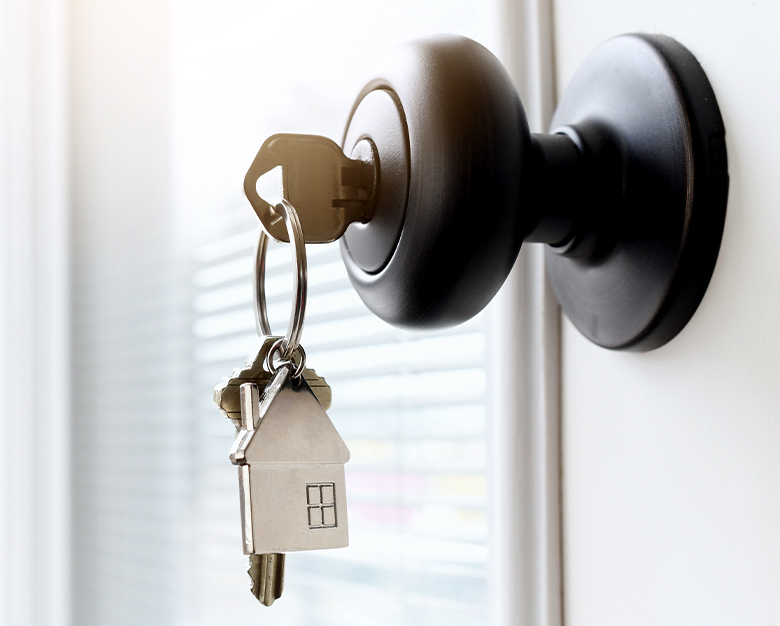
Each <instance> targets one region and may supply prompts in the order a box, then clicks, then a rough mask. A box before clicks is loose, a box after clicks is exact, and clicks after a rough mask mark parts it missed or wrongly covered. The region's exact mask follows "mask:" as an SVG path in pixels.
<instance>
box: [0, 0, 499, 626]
mask: <svg viewBox="0 0 780 626" xmlns="http://www.w3.org/2000/svg"><path fill="white" fill-rule="evenodd" d="M3 7H4V13H3V14H2V17H0V29H1V32H0V35H2V34H3V33H5V34H6V35H7V37H6V38H5V40H4V41H5V43H4V44H3V46H4V47H3V59H2V63H3V66H2V67H3V72H4V74H3V85H4V89H5V90H6V91H5V92H4V93H5V95H4V98H5V99H4V102H5V103H6V105H7V106H11V107H16V108H15V109H13V111H12V112H13V113H14V115H15V117H14V116H11V115H9V116H6V117H7V119H5V121H4V124H5V125H4V133H5V135H4V136H5V138H6V142H5V144H4V146H5V147H4V148H3V158H4V164H5V169H4V176H5V178H4V181H3V184H4V186H3V194H4V195H3V202H4V205H5V206H4V208H3V211H2V214H3V217H2V219H3V220H4V222H3V224H2V225H0V226H2V228H3V231H4V234H3V237H4V239H3V244H4V250H3V263H4V265H3V269H4V271H3V273H2V276H3V278H2V280H3V281H5V282H4V283H3V284H1V285H0V287H1V288H2V289H3V294H4V295H5V296H8V297H7V298H4V300H5V301H4V303H3V304H2V305H1V306H2V308H1V309H0V314H1V315H2V316H3V317H0V327H1V328H2V329H3V342H4V343H3V345H2V347H3V350H4V353H5V354H6V355H7V358H5V359H4V361H3V367H4V369H3V371H2V372H0V373H2V375H3V382H2V385H3V389H2V392H3V394H4V397H6V398H8V402H7V406H6V409H7V413H6V414H5V415H4V417H3V420H4V424H5V427H6V431H5V432H6V433H8V437H7V440H6V442H5V444H4V445H5V452H6V454H5V457H4V458H5V462H4V464H3V471H4V472H6V473H5V474H4V475H3V476H0V479H2V481H3V487H2V488H3V489H4V492H3V493H2V494H0V495H2V496H3V498H4V501H6V502H8V503H9V504H8V510H7V512H8V515H4V521H3V522H2V523H4V524H6V526H7V528H5V529H4V530H3V529H0V530H3V533H4V534H3V536H4V537H15V538H18V539H19V542H18V546H23V545H25V544H24V541H23V540H24V539H25V538H26V537H27V538H30V539H31V541H33V543H35V542H34V540H33V538H34V536H35V535H36V533H37V534H40V536H41V537H42V538H41V539H40V542H39V544H40V554H38V555H37V557H38V562H37V563H35V562H34V561H35V560H36V558H35V557H36V555H31V554H25V553H23V552H20V550H22V548H20V547H18V546H17V545H14V544H15V543H17V542H15V541H10V542H9V541H8V540H6V541H5V544H4V546H3V548H2V553H0V558H7V559H9V562H13V563H19V564H21V565H19V567H17V568H15V574H14V576H13V577H9V578H8V579H7V580H6V581H5V582H7V585H6V584H4V581H3V580H0V587H2V589H3V590H2V592H0V593H3V594H5V595H4V596H3V597H4V607H0V609H2V614H3V615H4V616H5V619H6V620H7V621H3V622H0V623H3V624H5V623H8V624H14V625H16V626H19V625H24V624H28V623H30V624H31V623H39V622H40V623H47V624H66V623H72V624H77V625H79V626H88V625H96V626H98V625H99V626H108V625H112V626H119V625H125V624H126V625H134V626H135V625H142V624H143V625H152V624H153V625H159V626H164V625H167V624H171V625H172V624H188V625H193V626H194V625H203V626H206V625H210V626H211V625H213V626H216V625H217V624H219V625H223V624H227V623H231V622H234V623H265V624H274V625H276V624H278V625H280V626H281V625H288V624H289V625H304V624H306V625H310V624H315V623H316V624H318V625H320V626H326V625H328V624H340V625H345V624H355V625H357V624H360V625H363V626H369V625H377V626H379V625H385V624H387V625H390V624H393V625H395V626H400V625H412V624H426V625H428V626H430V625H435V624H447V625H448V626H457V625H476V624H486V623H487V622H488V619H489V618H488V598H489V596H490V588H491V584H492V580H493V577H492V575H491V571H492V570H491V566H490V563H491V558H492V557H491V555H492V554H493V553H494V549H495V548H494V546H493V545H491V541H490V533H489V527H490V519H489V518H490V510H491V504H490V497H489V494H490V491H491V489H490V472H489V463H488V459H487V442H488V439H489V436H490V433H489V431H490V424H491V401H490V397H489V396H490V393H489V385H487V382H486V381H487V380H488V378H489V376H490V372H489V369H490V365H489V364H490V355H489V348H488V346H489V345H490V342H491V340H490V333H489V326H490V325H489V323H488V321H487V320H488V319H489V315H490V314H489V312H488V313H487V314H485V313H483V314H481V315H480V316H478V317H477V318H475V319H473V320H472V321H470V322H468V323H467V324H465V325H462V326H460V327H457V328H455V329H451V330H449V331H444V332H435V333H420V332H416V333H412V332H404V331H399V330H397V329H394V328H392V327H390V326H387V325H386V324H384V323H383V322H381V321H379V320H378V319H377V318H375V317H374V316H373V315H371V314H370V313H369V312H368V310H367V309H366V308H365V307H364V306H363V304H362V303H361V302H360V300H359V298H358V297H357V295H356V294H355V292H354V290H352V288H351V286H350V284H349V281H348V279H347V276H346V272H345V270H344V268H343V265H342V263H341V259H340V253H339V250H338V244H332V245H321V246H316V245H310V246H309V247H308V255H309V263H310V266H309V267H310V274H309V275H310V291H309V293H310V297H309V307H308V310H307V319H306V325H305V332H304V337H303V345H304V346H305V348H306V350H307V353H308V355H309V358H308V363H309V365H310V367H313V368H315V369H316V370H317V372H318V373H319V374H321V375H323V376H324V377H325V378H326V380H327V381H328V382H329V384H330V385H331V387H332V389H333V398H334V400H333V407H332V410H331V411H330V416H331V418H332V420H333V422H334V423H335V425H336V427H337V428H338V429H339V431H340V433H341V435H342V437H343V438H344V439H345V441H346V443H347V445H348V446H349V448H350V450H351V453H352V460H351V461H350V463H349V464H348V465H347V468H346V470H347V478H346V480H347V488H348V502H349V519H350V543H351V545H350V547H349V548H347V549H343V550H331V551H319V552H308V553H298V554H291V555H289V556H288V560H287V574H286V581H285V592H284V595H283V597H282V598H281V599H280V600H279V601H278V602H277V603H276V604H275V605H274V606H273V607H272V608H271V609H266V608H264V607H262V606H260V605H259V604H258V602H257V601H256V600H255V599H254V598H253V597H252V596H251V594H250V592H249V587H248V577H247V574H246V561H247V558H246V557H245V556H244V555H243V554H242V550H241V538H240V527H239V519H240V518H239V508H238V490H237V476H236V468H235V467H233V466H232V465H231V464H230V462H229V460H228V451H229V448H230V445H231V443H232V441H233V438H234V430H233V426H232V425H231V423H230V422H229V421H228V420H227V419H225V418H223V417H222V416H221V415H220V413H219V412H218V410H217V409H216V408H215V407H214V406H213V404H212V400H211V397H212V395H211V394H212V390H213V388H214V386H215V385H216V384H217V383H218V382H219V380H220V379H221V378H222V377H223V376H227V375H229V374H230V372H231V370H232V369H233V368H235V367H239V366H241V365H242V363H243V362H244V359H246V357H247V356H248V355H249V354H250V352H251V351H252V349H253V347H254V344H255V343H256V341H257V336H256V333H255V330H254V321H253V316H252V309H251V305H252V303H251V293H252V292H251V267H252V259H251V255H252V252H253V246H254V244H255V241H256V237H257V219H256V217H255V215H254V213H253V211H252V209H251V207H250V205H249V203H248V202H247V200H246V199H245V198H244V197H243V193H242V182H243V176H244V173H245V171H246V169H247V168H248V166H249V164H250V163H251V161H252V159H253V157H254V155H255V153H256V151H257V150H258V148H259V147H260V145H261V144H262V142H263V141H264V139H265V138H266V137H268V136H269V135H271V134H274V133H278V132H294V133H310V134H320V135H325V136H328V137H330V138H332V139H334V140H336V141H337V142H340V141H341V136H342V132H343V128H344V124H345V122H346V118H347V115H348V113H349V111H350V108H351V105H352V103H353V100H354V98H355V96H356V95H357V93H358V91H359V90H360V88H361V87H362V86H363V84H364V83H365V82H366V80H367V79H368V78H370V77H371V73H370V72H371V65H372V62H373V61H374V60H375V59H376V58H378V57H379V56H380V55H383V54H386V53H388V52H391V51H392V48H393V46H394V45H396V44H398V43H401V42H403V41H407V40H409V39H414V38H418V37H422V36H426V35H429V34H436V33H460V34H463V35H467V36H469V37H471V38H473V39H476V40H477V41H479V42H480V43H482V44H483V45H485V46H486V47H488V48H489V49H491V50H492V51H493V52H494V53H496V54H497V55H499V56H501V55H502V50H503V46H502V37H501V33H502V25H501V21H502V16H504V13H503V12H502V10H501V6H499V2H498V0H431V1H426V2H419V0H414V1H413V0H394V1H393V2H387V1H381V0H331V1H330V2H327V3H325V2H315V1H313V0H296V1H294V2H280V1H273V2H272V1H265V0H223V1H222V2H219V3H216V2H207V1H205V0H134V2H130V3H128V2H120V1H119V0H73V1H71V2H69V3H67V2H65V3H63V2H56V1H54V0H36V1H35V2H30V3H29V4H25V3H23V2H13V1H12V0H5V3H4V4H3ZM504 17H505V16H504ZM63 51H65V52H66V53H65V54H62V53H63ZM25 72H26V73H25ZM25 77H28V78H25ZM29 77H32V78H29ZM30 81H32V82H30ZM25 142H26V143H25ZM46 142H49V143H48V144H47V143H46ZM43 144H45V145H43ZM25 146H27V148H25ZM25 150H27V152H25ZM20 154H21V155H22V156H24V155H25V154H26V155H27V157H29V158H26V160H25V158H22V159H20V158H19V156H20ZM36 155H43V156H36ZM15 194H16V195H15ZM20 194H21V195H20ZM22 201H23V202H26V203H27V204H28V205H29V206H30V207H32V209H31V211H30V212H29V213H25V212H17V211H14V210H12V209H13V207H15V206H19V204H18V203H19V202H22ZM40 228H43V232H44V236H43V238H41V237H40V236H39V235H36V234H34V233H36V232H38V230H39V229H40ZM20 232H21V233H27V234H28V235H29V241H28V240H25V239H24V237H22V238H19V236H18V233H20ZM6 233H17V235H15V236H13V237H11V236H9V235H6ZM29 242H33V245H27V244H28V243H29ZM289 264H290V260H289V250H288V249H287V247H286V246H282V245H278V246H275V247H273V248H272V249H271V252H270V256H269V267H270V272H269V276H268V289H269V295H270V301H269V306H270V317H271V322H272V326H273V328H274V329H275V330H277V331H278V332H279V333H282V332H283V331H284V328H285V326H286V323H287V319H288V316H289V302H290V299H289V288H290V280H289ZM24 268H28V269H29V271H27V273H25V271H22V270H23V269H24ZM42 316H43V317H42ZM25 342H27V343H25ZM28 344H29V345H32V346H34V350H33V351H32V352H30V350H28V349H27V348H26V347H25V346H28ZM14 355H21V357H22V358H21V359H20V358H16V357H14ZM41 355H43V356H41ZM12 357H13V358H12ZM42 371H43V372H46V376H45V380H43V381H42V380H41V378H40V374H41V372H42ZM41 385H44V387H43V388H42V387H41ZM41 392H43V393H41ZM30 402H32V403H33V405H30ZM31 406H32V409H31V408H30V407H31ZM47 407H48V408H47ZM26 414H28V415H33V416H37V415H44V416H46V417H45V419H44V420H43V421H40V420H38V422H37V423H36V421H35V420H32V423H30V422H28V421H27V420H25V419H24V418H23V416H24V415H26ZM36 441H37V442H39V444H36V443H35V442H36ZM20 442H21V443H20ZM31 459H34V460H35V461H34V463H33V464H34V466H35V467H34V469H33V470H31V471H32V472H33V473H32V474H31V475H32V476H33V478H32V480H31V481H30V480H26V479H23V475H24V472H26V471H27V469H26V468H27V467H28V466H29V464H30V460H31ZM25 481H26V482H25ZM30 482H32V484H33V486H34V487H33V489H32V491H31V490H30V487H29V483H30ZM25 485H26V486H25ZM31 520H32V522H31ZM41 529H45V531H46V532H40V531H41ZM42 555H45V560H44V561H41V560H40V556H42ZM43 562H45V564H46V565H45V566H42V563H43ZM4 571H6V570H4ZM19 580H27V581H31V580H32V581H35V585H38V586H41V587H43V588H49V589H54V590H57V593H56V594H55V596H54V599H53V600H48V599H47V600H46V602H44V603H41V604H38V603H35V602H30V603H26V602H25V601H23V598H22V596H20V595H19V594H22V595H25V594H27V595H29V591H25V589H27V587H25V586H24V584H23V583H21V582H18V581H19ZM14 581H17V582H14ZM15 590H16V591H15Z"/></svg>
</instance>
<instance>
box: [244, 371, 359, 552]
mask: <svg viewBox="0 0 780 626" xmlns="http://www.w3.org/2000/svg"><path fill="white" fill-rule="evenodd" d="M241 426H242V427H241V431H240V432H239V434H238V436H237V437H236V441H235V443H234V444H233V448H232V449H231V451H230V460H231V461H232V462H233V464H234V465H238V466H239V467H238V475H239V486H240V494H241V527H242V531H243V539H244V553H245V554H270V553H279V552H295V551H299V550H319V549H322V548H343V547H345V546H347V545H349V536H348V533H347V498H346V493H345V484H344V463H346V462H347V461H349V450H348V449H347V446H346V445H345V444H344V441H343V440H342V439H341V437H340V436H339V434H338V432H337V431H336V428H335V427H334V426H333V424H332V422H331V421H330V418H328V415H327V413H325V410H324V409H323V408H322V406H321V405H320V403H319V402H318V401H317V398H316V396H315V395H314V393H313V392H312V390H311V388H310V387H309V385H308V384H307V383H306V380H304V378H303V377H302V376H301V377H298V378H297V379H295V378H294V377H293V376H292V374H291V371H290V367H289V366H282V367H280V368H279V370H277V371H276V373H275V374H274V375H273V376H272V377H271V379H270V380H269V381H268V385H267V386H266V387H265V389H264V391H263V394H262V396H261V395H260V392H259V387H258V386H257V385H256V384H254V383H244V384H242V385H241Z"/></svg>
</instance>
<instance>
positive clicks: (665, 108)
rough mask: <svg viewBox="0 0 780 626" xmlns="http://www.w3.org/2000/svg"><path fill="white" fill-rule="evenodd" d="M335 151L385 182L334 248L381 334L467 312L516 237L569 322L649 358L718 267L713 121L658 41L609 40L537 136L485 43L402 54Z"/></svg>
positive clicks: (718, 146)
mask: <svg viewBox="0 0 780 626" xmlns="http://www.w3.org/2000/svg"><path fill="white" fill-rule="evenodd" d="M343 148H344V151H345V153H346V155H348V156H351V158H353V159H355V160H366V159H365V158H364V157H366V155H370V158H368V160H370V161H371V162H372V164H373V165H374V167H375V168H377V180H378V184H377V186H376V187H375V189H374V194H375V197H374V199H373V200H374V202H375V204H374V210H373V214H372V217H371V219H370V220H369V221H368V222H367V223H365V224H362V223H353V224H351V225H350V226H349V227H348V228H347V231H346V234H345V235H344V237H343V239H342V244H341V245H342V255H343V258H344V262H345V263H346V266H347V270H348V272H349V275H350V278H351V280H352V283H353V285H354V286H355V288H356V289H357V291H358V293H359V294H360V297H361V298H362V299H363V301H364V302H365V303H366V305H367V306H368V307H369V308H370V309H371V310H372V311H373V312H374V313H376V314H377V315H378V316H379V317H381V318H382V319H384V320H386V321H388V322H390V323H391V324H396V325H400V326H406V327H427V328H432V327H439V326H447V325H452V324H458V323H460V322H463V321H465V320H467V319H469V318H470V317H472V316H473V315H475V314H476V313H478V312H479V311H480V310H482V308H483V307H484V306H485V305H486V304H487V303H488V302H489V301H490V300H491V298H492V297H493V296H494V295H495V294H496V292H497V291H498V289H499V287H500V286H501V284H502V283H503V282H504V280H505V279H506V277H507V275H508V274H509V271H510V269H511V268H512V265H513V264H514V262H515V259H516V257H517V254H518V252H519V250H520V245H521V244H522V242H524V241H526V242H541V243H545V244H549V245H548V247H547V252H546V264H547V271H548V274H549V277H550V280H551V282H552V286H553V290H554V292H555V294H556V296H557V298H558V301H559V302H560V304H561V306H562V308H563V310H564V311H565V312H566V314H567V315H568V316H569V318H570V319H571V321H572V322H573V323H574V324H575V326H576V327H577V328H578V329H579V330H580V331H581V332H582V333H583V334H584V335H585V336H586V337H588V338H589V339H591V340H592V341H594V342H596V343H597V344H599V345H602V346H605V347H608V348H614V349H631V350H649V349H652V348H656V347H658V346H660V345H663V344H664V343H666V342H667V341H669V340H670V339H671V338H672V337H674V336H675V335H676V334H677V333H678V332H679V331H680V330H682V328H683V327H684V326H685V324H686V323H687V322H688V320H689V319H690V318H691V316H692V315H693V313H694V312H695V310H696V308H697V307H698V305H699V303H700V301H701V299H702V297H703V296H704V292H705V290H706V288H707V285H708V283H709V280H710V277H711V275H712V272H713V270H714V267H715V261H716V259H717V256H718V250H719V247H720V240H721V235H722V232H723V225H724V220H725V213H726V199H727V194H728V173H727V163H726V144H725V139H724V128H723V121H722V119H721V116H720V112H719V109H718V106H717V103H716V100H715V96H714V94H713V91H712V88H711V86H710V84H709V82H708V80H707V77H706V75H705V74H704V71H703V70H702V68H701V66H700V65H699V63H698V62H697V61H696V59H695V58H694V56H693V55H692V54H691V53H690V52H689V51H688V50H687V49H686V48H684V47H683V46H682V45H680V44H679V43H678V42H676V41H675V40H673V39H670V38H668V37H661V36H649V35H624V36H621V37H617V38H615V39H612V40H609V41H607V42H606V43H605V44H603V45H601V46H600V47H599V48H598V49H596V51H595V52H593V53H592V54H591V55H590V56H589V57H588V58H587V60H586V61H585V62H584V64H583V65H582V66H581V67H580V69H579V70H578V72H577V73H576V75H575V76H574V78H573V79H572V81H571V83H570V84H569V86H568V88H567V89H566V91H565V93H564V94H563V97H562V99H561V101H560V103H559V105H558V108H557V110H556V112H555V116H554V119H553V123H552V132H551V133H550V134H535V135H532V134H531V133H530V132H529V130H528V124H527V121H526V118H525V114H524V112H523V107H522V105H521V103H520V99H519V97H518V95H517V92H516V90H515V88H514V86H513V84H512V81H511V80H510V78H509V76H508V74H507V73H506V71H505V69H504V68H503V67H502V65H501V64H500V62H499V61H498V60H497V59H496V58H495V57H494V56H493V55H492V54H491V53H490V52H489V51H488V50H486V49H485V48H484V47H482V46H481V45H479V44H477V43H476V42H474V41H471V40H470V39H466V38H463V37H439V38H434V39H427V40H423V41H419V42H415V43H411V44H408V45H405V46H403V47H401V48H400V49H397V50H395V51H394V52H393V53H392V54H391V55H390V56H388V57H386V58H385V59H384V61H382V62H381V63H380V64H379V65H378V67H377V68H376V79H375V80H372V81H371V82H369V83H368V84H367V85H366V87H365V88H364V89H363V90H362V92H361V93H360V94H359V96H358V98H357V101H356V103H355V105H354V107H353V110H352V113H351V115H350V117H349V122H348V124H347V128H346V132H345V135H344V143H343ZM377 164H378V166H377Z"/></svg>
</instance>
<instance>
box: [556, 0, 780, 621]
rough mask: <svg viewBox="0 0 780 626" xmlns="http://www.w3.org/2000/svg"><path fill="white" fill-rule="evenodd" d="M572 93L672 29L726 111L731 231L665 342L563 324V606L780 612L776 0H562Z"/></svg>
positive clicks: (736, 616)
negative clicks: (589, 336)
mask: <svg viewBox="0 0 780 626" xmlns="http://www.w3.org/2000/svg"><path fill="white" fill-rule="evenodd" d="M553 13H554V19H553V23H554V25H555V26H554V41H555V58H556V70H557V74H556V81H557V89H558V94H562V93H563V90H564V89H565V87H566V84H567V82H568V81H569V79H570V78H571V76H572V75H573V73H574V72H575V70H576V69H577V67H578V66H579V65H580V63H581V62H582V61H583V59H584V58H585V56H586V55H587V54H588V53H589V52H590V51H591V50H592V49H593V48H594V47H596V46H597V45H598V44H599V43H601V42H603V41H604V40H606V39H608V38H610V37H613V36H615V35H618V34H621V33H629V32H649V33H661V34H665V35H669V36H672V37H674V38H676V39H677V40H678V41H680V42H681V43H682V44H684V45H685V46H687V47H688V48H689V49H690V50H691V51H692V52H693V54H694V55H695V56H696V57H697V58H698V59H699V61H700V62H701V64H702V66H703V67H704V70H705V71H706V73H707V75H708V77H709V79H710V81H711V83H712V86H713V89H714V91H715V94H716V96H717V98H718V103H719V105H720V109H721V112H722V115H723V118H724V120H725V125H726V141H727V148H728V161H729V174H730V177H731V187H730V191H729V203H728V212H727V218H726V227H725V232H724V236H723V243H722V246H721V251H720V257H719V259H718V263H717V267H716V268H715V273H714V275H713V277H712V282H711V284H710V287H709V290H708V292H707V294H706V296H705V297H704V300H703V302H702V303H701V305H700V307H699V309H698V311H697V312H696V314H695V316H694V317H693V319H692V321H691V322H690V323H689V324H688V326H687V327H686V328H685V329H684V330H683V331H682V333H681V334H680V335H679V336H678V337H677V338H676V339H674V340H672V341H671V343H669V344H668V345H666V346H664V347H662V348H660V349H658V350H655V351H653V352H649V353H644V354H633V353H615V352H610V351H607V350H604V349H601V348H599V347H597V346H595V345H593V344H591V343H589V342H588V341H587V340H586V339H584V338H583V337H582V336H581V335H580V334H579V333H578V332H577V330H576V329H575V328H574V327H573V326H572V325H571V323H569V322H568V321H564V323H563V328H562V349H561V350H562V351H561V358H562V371H561V376H562V382H561V387H562V397H561V399H562V409H561V410H562V474H563V475H562V494H563V497H562V508H563V516H562V519H563V581H564V582H563V586H564V615H565V622H566V624H567V625H568V626H581V625H585V624H589V625H590V624H593V625H598V626H607V625H611V624H621V625H623V624H652V625H659V624H664V625H670V624H686V625H690V624H707V625H708V626H710V625H715V624H754V625H755V624H777V623H780V532H778V529H779V525H778V522H779V521H780V455H779V454H778V451H779V450H780V385H778V381H777V376H778V373H780V358H779V356H778V355H780V352H779V350H780V330H778V327H777V306H778V302H779V300H780V281H778V276H779V275H780V252H779V251H778V247H777V245H776V241H777V234H778V232H780V213H779V212H778V210H777V206H778V201H780V187H779V186H778V176H777V168H778V157H777V151H776V146H777V143H778V142H777V140H778V139H780V137H779V135H780V125H778V124H777V122H776V117H777V108H778V98H780V73H779V72H778V66H779V64H780V38H778V36H777V32H778V28H779V27H780V5H778V4H777V3H776V2H769V1H757V2H733V1H731V2H729V1H726V0H654V1H653V2H649V1H641V2H630V3H629V2H626V1H625V0H557V1H556V2H555V6H554V10H553Z"/></svg>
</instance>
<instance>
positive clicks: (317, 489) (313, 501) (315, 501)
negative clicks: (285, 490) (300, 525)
mask: <svg viewBox="0 0 780 626" xmlns="http://www.w3.org/2000/svg"><path fill="white" fill-rule="evenodd" d="M306 504H307V505H308V508H309V528H310V529H312V530H315V529H317V528H336V526H338V518H337V517H336V484H335V483H319V484H313V485H312V484H309V485H306Z"/></svg>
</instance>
